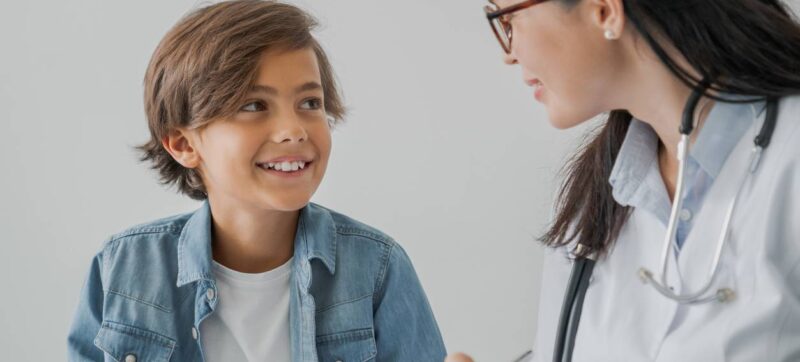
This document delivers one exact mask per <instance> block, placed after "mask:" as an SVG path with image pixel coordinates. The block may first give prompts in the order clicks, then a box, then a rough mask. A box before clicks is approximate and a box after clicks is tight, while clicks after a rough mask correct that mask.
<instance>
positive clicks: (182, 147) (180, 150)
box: [161, 129, 201, 168]
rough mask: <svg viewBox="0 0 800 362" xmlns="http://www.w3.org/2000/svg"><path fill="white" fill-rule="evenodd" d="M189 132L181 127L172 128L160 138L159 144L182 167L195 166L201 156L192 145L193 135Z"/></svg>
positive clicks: (198, 163)
mask: <svg viewBox="0 0 800 362" xmlns="http://www.w3.org/2000/svg"><path fill="white" fill-rule="evenodd" d="M190 132H191V131H188V130H182V129H176V130H172V131H170V132H169V134H167V135H166V136H164V137H163V138H162V139H161V145H162V146H164V149H165V150H167V152H169V154H170V155H171V156H172V158H173V159H175V161H177V162H178V163H180V164H181V165H182V166H183V167H186V168H197V166H199V165H200V160H201V158H200V154H199V153H198V152H197V148H195V147H194V146H193V140H194V137H192V136H193V135H192V134H190Z"/></svg>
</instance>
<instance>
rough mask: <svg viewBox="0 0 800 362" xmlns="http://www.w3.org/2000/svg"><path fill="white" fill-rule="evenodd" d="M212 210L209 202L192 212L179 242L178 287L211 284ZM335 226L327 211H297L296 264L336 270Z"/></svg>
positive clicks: (310, 206)
mask: <svg viewBox="0 0 800 362" xmlns="http://www.w3.org/2000/svg"><path fill="white" fill-rule="evenodd" d="M211 235H212V234H211V208H210V206H209V204H208V201H205V202H203V205H202V206H201V207H200V208H199V209H198V210H197V211H195V212H194V213H193V214H192V216H191V217H190V218H189V220H188V221H187V222H186V224H185V225H184V226H183V230H182V231H181V234H180V237H179V238H178V280H177V286H178V287H181V286H183V285H186V284H189V283H192V282H195V281H198V280H213V279H214V277H213V272H212V269H211V258H212V254H211ZM336 235H337V233H336V224H335V222H334V220H333V216H332V215H331V213H330V211H328V210H327V209H325V208H323V207H321V206H319V205H316V204H308V205H306V206H305V207H304V208H303V209H301V210H300V219H299V220H298V224H297V233H296V236H295V242H294V258H295V260H308V261H311V260H312V259H319V260H321V261H322V263H323V264H324V265H325V267H326V268H327V270H328V272H330V273H331V274H333V273H334V271H335V270H336Z"/></svg>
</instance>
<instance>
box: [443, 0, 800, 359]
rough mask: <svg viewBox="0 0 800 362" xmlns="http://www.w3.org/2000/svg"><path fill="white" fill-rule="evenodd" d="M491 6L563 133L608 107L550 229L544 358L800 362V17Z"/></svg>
mask: <svg viewBox="0 0 800 362" xmlns="http://www.w3.org/2000/svg"><path fill="white" fill-rule="evenodd" d="M487 15H488V17H489V19H490V22H491V23H492V26H493V28H494V30H495V33H496V35H497V37H498V40H500V42H501V45H502V47H503V49H504V50H505V52H506V56H505V62H506V63H507V64H511V65H519V66H520V67H521V68H522V74H523V77H524V79H525V82H526V83H527V84H528V85H530V86H531V87H533V90H534V94H535V98H536V99H537V100H538V101H540V102H541V103H542V104H544V106H545V107H546V108H547V111H548V114H549V118H550V121H551V123H552V124H553V125H554V126H555V127H556V128H570V127H573V126H575V125H578V124H581V123H583V122H586V121H587V120H589V119H592V118H594V117H595V116H596V115H600V114H605V113H608V116H607V117H606V119H605V120H604V121H603V122H602V125H601V127H600V128H599V129H598V130H597V131H596V132H595V133H593V135H592V137H591V138H590V139H589V141H588V142H587V143H586V144H585V145H584V146H583V147H582V148H581V149H580V150H579V151H578V152H577V153H576V156H575V157H574V158H572V160H571V161H570V163H569V164H568V165H567V167H566V169H565V176H566V177H565V181H564V183H563V186H562V188H561V190H560V191H561V193H560V195H559V199H558V202H557V205H556V214H555V218H554V220H553V223H552V225H551V226H550V228H549V230H547V231H546V232H545V234H544V236H543V238H542V240H543V242H544V243H545V244H546V245H548V246H551V247H553V248H554V251H553V252H552V253H548V254H547V256H546V258H545V266H544V274H543V275H544V281H543V283H542V291H541V298H542V299H541V303H540V310H539V317H538V323H539V324H538V333H537V338H536V344H535V346H534V353H533V355H534V360H538V361H550V360H555V361H561V360H570V359H571V360H574V361H789V360H792V361H796V360H799V359H800V146H798V144H800V97H798V96H797V94H798V93H800V25H798V23H797V22H796V21H795V20H794V19H793V18H792V16H791V15H790V14H789V11H788V10H787V8H786V7H785V4H783V3H781V2H780V1H778V0H702V1H700V0H669V1H664V0H553V1H545V0H528V1H522V2H519V0H496V1H495V2H493V3H492V4H491V5H490V6H488V7H487ZM692 129H693V130H692ZM756 136H759V137H756ZM679 142H680V143H679ZM681 156H685V157H682V159H683V161H679V157H681ZM679 171H680V172H679ZM592 259H594V261H593V260H592ZM595 263H596V264H595ZM573 264H575V265H578V268H576V269H574V270H573V271H572V272H571V269H572V266H573ZM592 267H593V268H594V270H593V271H592ZM571 273H572V274H574V275H572V277H571ZM589 275H591V277H589ZM570 278H572V280H573V281H572V282H570V281H569V279H570ZM580 280H583V282H581V283H579V282H578V281H580ZM568 284H569V286H568ZM587 286H588V287H587ZM565 294H566V295H565ZM581 297H582V298H581ZM581 300H582V303H583V304H582V307H581ZM572 301H575V307H574V308H573V309H570V308H565V311H564V312H562V302H568V303H571V302H572ZM568 305H571V304H568ZM576 311H582V314H581V313H578V312H576ZM570 320H571V321H572V322H571V323H568V322H569V321H570ZM466 358H467V357H466V356H464V355H459V356H454V357H453V358H452V360H462V359H466Z"/></svg>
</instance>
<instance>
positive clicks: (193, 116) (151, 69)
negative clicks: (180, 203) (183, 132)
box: [137, 0, 345, 200]
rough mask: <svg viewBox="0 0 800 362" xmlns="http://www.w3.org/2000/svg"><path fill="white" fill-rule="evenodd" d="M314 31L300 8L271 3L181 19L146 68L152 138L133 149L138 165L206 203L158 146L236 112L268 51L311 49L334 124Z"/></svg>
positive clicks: (328, 80)
mask: <svg viewBox="0 0 800 362" xmlns="http://www.w3.org/2000/svg"><path fill="white" fill-rule="evenodd" d="M316 25H317V22H316V20H315V19H314V18H313V17H311V16H310V15H309V14H307V13H306V12H304V11H303V10H301V9H299V8H297V7H295V6H292V5H288V4H283V3H279V2H276V1H260V0H237V1H227V2H222V3H218V4H214V5H210V6H207V7H203V8H200V9H198V10H195V11H193V12H192V13H190V14H188V15H187V16H185V17H184V18H183V19H182V20H181V21H179V22H178V23H177V24H176V25H175V26H174V27H173V28H172V29H171V30H170V31H169V32H168V33H167V34H166V35H165V36H164V38H163V39H162V40H161V43H160V44H159V45H158V47H157V48H156V50H155V52H154V53H153V57H152V58H151V59H150V64H149V66H148V67H147V73H146V75H145V78H144V106H145V113H146V115H147V120H148V124H149V128H150V140H149V141H148V142H147V143H145V144H143V145H141V146H138V147H137V148H138V150H139V151H141V152H142V155H141V161H149V162H150V163H151V165H152V168H153V169H155V170H158V172H159V174H160V177H161V182H162V183H164V184H167V185H169V184H175V185H176V186H177V188H178V190H179V191H180V192H182V193H184V194H186V195H188V196H189V197H191V198H193V199H196V200H203V199H205V198H206V197H207V195H206V192H205V187H204V186H203V182H202V180H201V178H200V175H199V173H198V172H196V171H195V170H193V169H189V168H185V167H183V166H182V165H181V164H179V163H178V162H177V161H175V160H174V159H173V158H172V156H171V155H170V154H169V153H168V152H167V151H166V150H165V149H164V147H163V146H162V140H163V139H164V137H165V136H167V135H168V134H169V133H170V132H172V131H174V130H175V129H178V128H200V127H203V126H204V125H206V124H208V123H210V122H211V121H213V120H215V119H218V118H221V117H226V116H231V115H233V114H235V113H236V112H237V111H238V109H239V107H240V106H241V103H242V102H243V101H244V100H245V97H246V96H247V94H248V92H249V91H250V89H251V87H252V86H253V85H254V82H255V80H256V77H257V75H258V70H259V61H260V59H261V56H262V54H263V52H264V51H266V50H275V49H277V50H297V49H303V48H308V47H310V48H312V49H313V50H314V52H315V53H316V55H317V61H318V63H319V68H320V69H319V71H320V75H321V78H322V88H323V92H324V95H325V100H324V106H325V111H326V113H327V114H328V116H329V117H330V118H331V119H332V121H333V122H338V121H340V120H341V119H342V117H343V116H344V113H345V110H344V106H343V104H342V100H341V96H340V94H339V91H338V89H337V85H336V81H335V79H334V75H333V70H332V68H331V65H330V62H329V61H328V58H327V56H326V55H325V52H324V50H323V49H322V47H321V46H320V45H319V43H318V42H317V41H316V39H314V37H313V36H312V35H311V31H312V30H313V29H314V28H315V27H316ZM267 66H268V65H267Z"/></svg>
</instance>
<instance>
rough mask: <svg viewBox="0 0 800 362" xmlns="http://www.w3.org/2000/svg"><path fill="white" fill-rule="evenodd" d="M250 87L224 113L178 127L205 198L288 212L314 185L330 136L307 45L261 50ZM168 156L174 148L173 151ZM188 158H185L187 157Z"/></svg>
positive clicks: (317, 76) (319, 176)
mask: <svg viewBox="0 0 800 362" xmlns="http://www.w3.org/2000/svg"><path fill="white" fill-rule="evenodd" d="M255 83H256V84H255V86H254V87H253V89H252V90H251V92H250V94H249V95H248V97H247V98H246V101H245V102H244V103H243V104H241V107H240V109H239V111H238V113H237V114H236V115H234V116H232V117H230V118H226V119H219V120H214V121H213V122H211V123H210V124H208V125H207V126H205V127H203V128H201V129H198V130H188V131H187V130H182V131H181V133H182V134H183V135H184V136H185V137H186V141H187V142H188V144H189V146H188V147H189V148H192V149H193V151H194V153H195V158H194V162H188V164H187V163H184V162H181V160H180V159H178V157H176V159H178V161H179V162H181V163H182V164H184V166H186V167H192V166H193V165H194V166H195V167H196V169H197V170H198V171H199V172H200V174H201V175H202V179H203V182H204V184H205V187H206V191H207V192H208V196H209V199H211V200H223V199H226V200H228V201H232V202H233V203H232V204H231V203H229V202H227V201H224V202H225V203H227V204H228V205H229V206H234V205H235V206H237V207H240V206H245V207H248V206H249V207H255V208H259V209H269V210H277V211H294V210H298V209H301V208H302V207H304V206H305V205H306V204H307V203H308V202H309V200H310V199H311V196H312V195H313V194H314V192H315V191H316V190H317V187H318V186H319V184H320V182H321V181H322V178H323V176H324V175H325V169H326V167H327V165H328V158H329V156H330V152H331V133H330V127H329V124H328V120H327V116H326V113H325V109H324V94H323V91H322V81H321V79H320V73H319V67H318V65H317V57H316V55H315V54H314V51H313V49H311V48H307V49H301V50H290V51H280V52H272V51H270V52H265V53H264V54H263V55H262V58H261V65H260V68H259V71H258V77H257V80H256V82H255ZM173 154H174V153H173ZM189 158H190V159H191V157H189Z"/></svg>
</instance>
